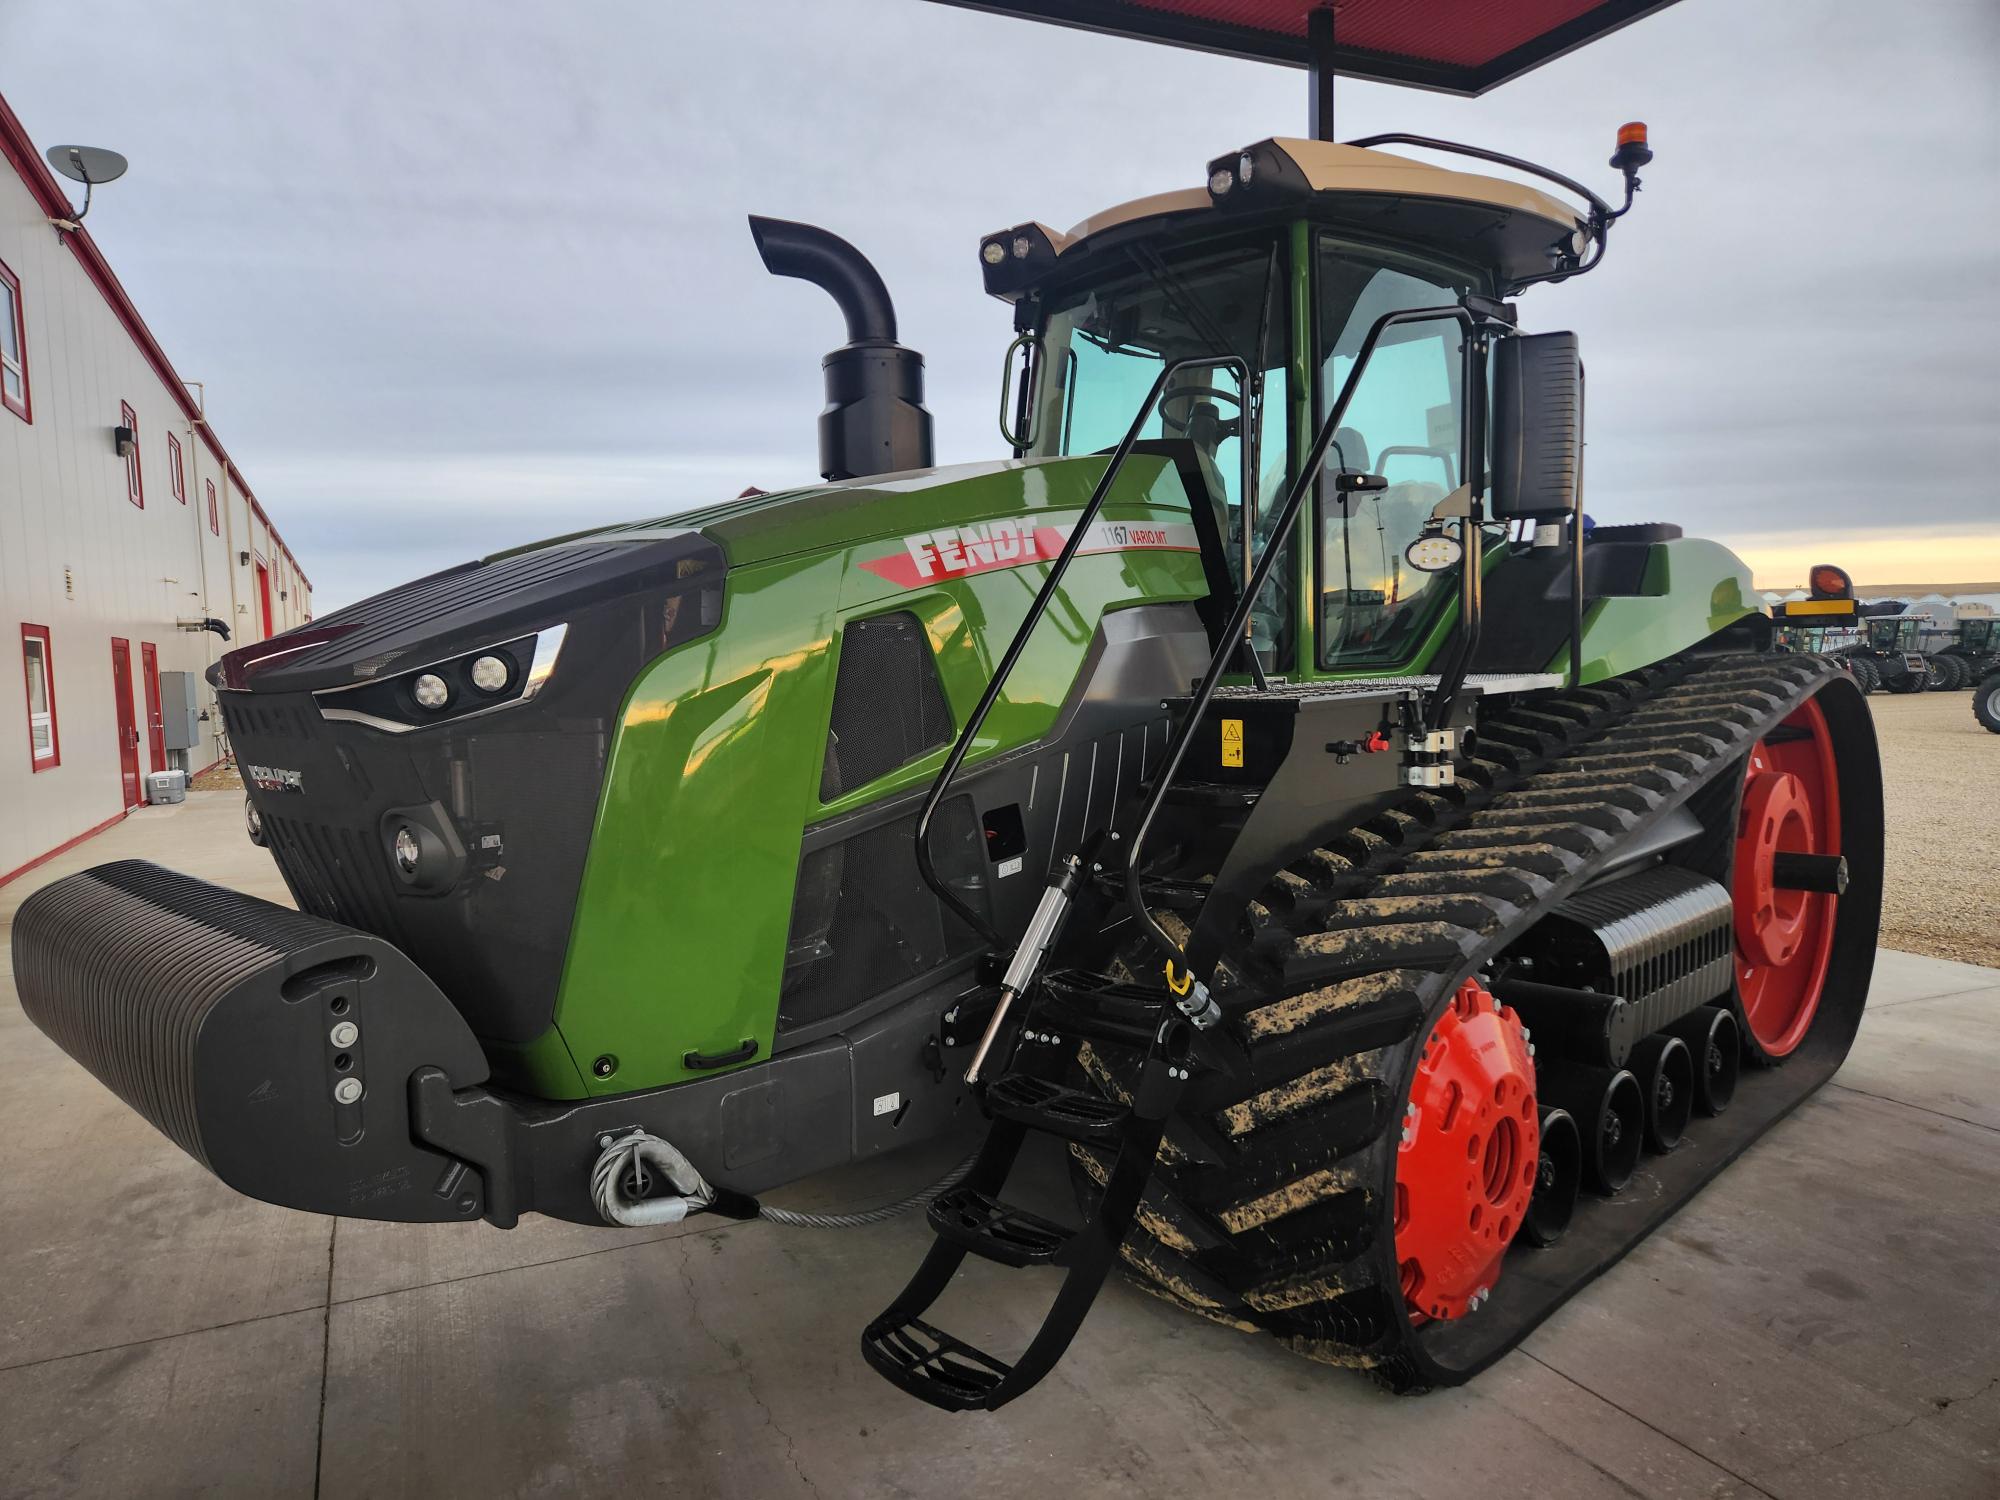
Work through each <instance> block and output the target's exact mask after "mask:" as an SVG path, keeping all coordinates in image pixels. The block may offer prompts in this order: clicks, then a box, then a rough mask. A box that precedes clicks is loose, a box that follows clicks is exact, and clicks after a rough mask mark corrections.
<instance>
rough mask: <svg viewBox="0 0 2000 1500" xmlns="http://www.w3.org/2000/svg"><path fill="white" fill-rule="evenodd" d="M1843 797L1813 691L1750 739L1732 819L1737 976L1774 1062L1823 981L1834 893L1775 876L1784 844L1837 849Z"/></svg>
mask: <svg viewBox="0 0 2000 1500" xmlns="http://www.w3.org/2000/svg"><path fill="white" fill-rule="evenodd" d="M1839 852H1840V799H1839V785H1838V780H1837V772H1836V769H1835V761H1834V749H1833V738H1832V735H1831V733H1830V732H1829V730H1828V728H1827V723H1826V717H1825V715H1824V714H1823V713H1822V712H1821V710H1820V707H1819V705H1818V704H1817V703H1816V702H1814V701H1812V700H1810V699H1808V700H1807V701H1806V702H1804V703H1802V704H1800V705H1799V707H1798V709H1797V710H1796V711H1794V712H1793V713H1792V715H1791V716H1790V717H1789V718H1787V719H1786V720H1785V722H1784V723H1783V724H1782V725H1780V726H1779V728H1778V729H1777V730H1776V731H1774V732H1772V733H1771V734H1769V735H1767V736H1766V737H1765V738H1763V739H1761V740H1759V741H1758V742H1757V743H1756V745H1755V746H1753V747H1752V748H1751V751H1750V754H1749V756H1748V758H1747V760H1746V762H1745V770H1744V778H1743V801H1742V804H1741V807H1740V810H1739V812H1738V816H1737V824H1736V857H1735V868H1734V872H1733V877H1732V885H1733V890H1734V895H1735V901H1736V983H1737V989H1738V991H1739V993H1740V994H1741V995H1742V998H1743V1021H1744V1033H1743V1039H1744V1045H1745V1047H1746V1048H1747V1049H1748V1051H1749V1053H1750V1055H1751V1056H1752V1057H1754V1058H1756V1059H1757V1060H1758V1061H1760V1062H1766V1063H1771V1062H1777V1061H1778V1060H1780V1059H1782V1058H1783V1057H1785V1056H1786V1055H1787V1054H1788V1053H1790V1052H1791V1051H1792V1050H1793V1049H1794V1048H1795V1047H1797V1046H1798V1044H1799V1042H1800V1041H1801V1040H1802V1039H1803V1038H1804V1036H1805V1034H1806V1031H1807V1030H1808V1028H1810V1027H1811V1025H1812V1019H1813V1013H1814V1011H1815V1010H1817V1009H1818V1007H1819V996H1820V991H1821V990H1822V989H1824V988H1825V985H1826V970H1827V959H1828V956H1829V955H1830V954H1831V952H1832V950H1833V931H1834V925H1835V923H1834V917H1835V913H1834V902H1835V901H1836V900H1837V899H1838V898H1837V897H1834V896H1830V895H1826V894H1822V893H1818V892H1813V891H1798V890H1788V889H1786V888H1785V887H1783V886H1780V885H1778V884H1777V882H1776V879H1775V877H1774V874H1773V862H1774V861H1775V859H1776V857H1777V856H1778V855H1779V854H1780V853H1785V854H1838V853H1839Z"/></svg>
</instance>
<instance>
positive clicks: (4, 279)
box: [0, 100, 35, 424]
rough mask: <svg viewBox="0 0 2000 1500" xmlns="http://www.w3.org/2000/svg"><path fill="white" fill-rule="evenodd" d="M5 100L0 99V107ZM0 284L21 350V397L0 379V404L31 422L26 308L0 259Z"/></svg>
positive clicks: (13, 277) (32, 399) (18, 285)
mask: <svg viewBox="0 0 2000 1500" xmlns="http://www.w3.org/2000/svg"><path fill="white" fill-rule="evenodd" d="M4 108H6V102H5V101H4V100H0V109H4ZM0 286H4V287H6V288H7V290H8V291H9V292H11V293H13V303H14V342H15V343H16V344H17V345H19V346H20V350H21V399H20V400H18V401H16V400H15V399H14V398H13V397H12V396H10V395H8V394H7V382H6V381H5V379H0V406H4V407H6V408H7V410H9V411H11V412H12V413H13V414H14V415H15V416H17V417H19V418H20V419H21V420H22V421H23V422H27V423H30V424H32V423H33V422H34V420H35V388H34V386H33V385H31V384H30V383H29V380H28V308H27V304H26V302H25V301H24V300H23V299H22V296H21V278H20V277H18V276H16V275H15V274H14V273H13V271H11V270H10V269H8V266H7V262H6V261H4V260H0Z"/></svg>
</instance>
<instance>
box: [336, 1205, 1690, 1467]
mask: <svg viewBox="0 0 2000 1500" xmlns="http://www.w3.org/2000/svg"><path fill="white" fill-rule="evenodd" d="M924 1239H925V1236H924V1235H923V1233H922V1231H921V1226H920V1225H918V1224H916V1223H913V1222H911V1221H907V1220H906V1221H899V1222H897V1223H895V1224H892V1225H885V1226H881V1227H880V1228H877V1229H869V1230H856V1231H845V1232H822V1233H813V1232H808V1231H795V1232H792V1233H790V1234H781V1233H779V1232H776V1231H772V1230H768V1229H764V1228H759V1227H749V1226H744V1227H732V1228H728V1229H722V1230H716V1231H712V1232H708V1233H701V1234H692V1235H686V1236H682V1237H681V1238H679V1239H676V1240H673V1241H670V1242H665V1243H660V1244H652V1245H642V1246H635V1247H629V1248H625V1249H620V1250H617V1251H613V1252H610V1253H608V1254H605V1255H599V1256H590V1257H587V1258H582V1259H575V1260H569V1261H564V1262H561V1263H559V1264H554V1265H545V1266H539V1267H534V1268H530V1269H527V1270H522V1271H517V1272H504V1273H500V1274H497V1275H493V1276H486V1277H481V1278H478V1279H477V1280H474V1281H467V1282H459V1283H454V1284H451V1285H446V1286H437V1287H428V1288H423V1289H421V1290H418V1291H413V1292H407V1293H397V1294H394V1295H391V1296H386V1297H380V1298H371V1299H368V1300H367V1301H364V1302H360V1303H350V1304H344V1305H340V1306H336V1307H335V1308H334V1310H333V1317H332V1324H331V1329H332V1334H331V1338H332V1342H331V1345H330V1355H329V1363H328V1378H327V1408H326V1430H325V1444H324V1453H325V1462H324V1468H323V1473H322V1483H321V1494H322V1496H325V1497H339V1496H345V1495H412V1496H417V1495H432V1494H439V1493H467V1494H469V1493H477V1492H481V1491H483V1490H488V1489H491V1488H493V1487H503V1488H507V1489H510V1490H514V1491H517V1492H526V1493H543V1492H571V1493H590V1492H595V1491H599V1490H608V1489H610V1488H612V1487H613V1486H615V1485H623V1484H630V1483H632V1482H634V1480H635V1479H638V1478H640V1477H648V1478H653V1479H657V1480H658V1481H659V1482H660V1483H661V1484H662V1485H663V1486H669V1487H672V1488H674V1489H677V1490H684V1491H685V1492H687V1493H691V1494H701V1495H713V1496H757V1497H763V1496H773V1495H790V1494H798V1495H814V1494H816V1495H826V1496H835V1495H885V1494H886V1495H915V1496H922V1495H947V1494H948V1495H954V1496H964V1497H968V1500H969V1497H977V1496H993V1497H1003V1496H1004V1497H1010V1500H1011V1497H1014V1496H1018V1495H1019V1494H1021V1493H1022V1492H1024V1491H1031V1490H1035V1489H1056V1490H1058V1491H1060V1492H1061V1493H1064V1494H1068V1495H1076V1496H1095V1495H1114V1494H1115V1495H1132V1494H1158V1495H1167V1494H1201V1493H1220V1494H1244V1493H1254V1492H1256V1491H1257V1490H1259V1489H1263V1490H1268V1491H1270V1492H1273V1493H1300V1492H1302V1490H1301V1486H1300V1480H1301V1476H1308V1475H1309V1476H1312V1479H1311V1483H1310V1487H1309V1490H1307V1491H1304V1492H1310V1493H1314V1494H1326V1495H1356V1496H1360V1495H1368V1496H1408V1497H1413V1500H1414V1497H1419V1496H1433V1495H1435V1494H1437V1493H1439V1492H1440V1491H1441V1490H1444V1489H1447V1488H1449V1487H1450V1486H1451V1485H1452V1484H1453V1483H1454V1482H1455V1481H1456V1482H1462V1480H1463V1476H1464V1475H1465V1474H1466V1473H1468V1472H1471V1471H1472V1470H1473V1469H1474V1468H1479V1469H1486V1468H1488V1467H1489V1466H1490V1467H1491V1468H1492V1469H1493V1470H1496V1471H1498V1472H1500V1473H1504V1474H1508V1475H1513V1476H1518V1477H1519V1478H1520V1480H1521V1481H1522V1487H1521V1488H1520V1489H1519V1490H1518V1491H1516V1492H1515V1493H1520V1494H1527V1493H1531V1492H1532V1493H1534V1494H1537V1495H1549V1496H1593V1495H1599V1494H1602V1493H1604V1492H1605V1491H1606V1489H1607V1488H1613V1489H1618V1490H1621V1491H1623V1492H1626V1493H1633V1494H1642V1495H1649V1496H1652V1495H1657V1496H1685V1495H1708V1494H1712V1493H1714V1492H1715V1491H1716V1490H1717V1488H1718V1487H1719V1486H1721V1485H1723V1484H1724V1483H1726V1482H1728V1480H1729V1479H1730V1476H1729V1475H1728V1474H1727V1473H1725V1472H1724V1471H1722V1470H1720V1469H1717V1468H1715V1467H1714V1466H1713V1465H1710V1464H1708V1463H1706V1462H1705V1461H1703V1460H1701V1459H1699V1458H1697V1457H1695V1456H1694V1455H1692V1454H1690V1453H1688V1452H1686V1451H1685V1450H1684V1449H1682V1448H1680V1447H1679V1446H1678V1445H1676V1444H1674V1443H1672V1442H1670V1441H1668V1440H1665V1439H1662V1438H1660V1437H1658V1436H1657V1435H1656V1434H1653V1433H1650V1432H1648V1431H1646V1430H1645V1429H1644V1427H1643V1426H1642V1424H1640V1423H1638V1422H1636V1421H1634V1420H1633V1419H1632V1418H1630V1417H1628V1416H1626V1415H1624V1414H1623V1413H1620V1412H1618V1411H1616V1410H1615V1409H1613V1408H1612V1407H1610V1406H1609V1405H1607V1404H1606V1403H1604V1402H1603V1401H1600V1400H1598V1399H1597V1398H1595V1397H1593V1396H1591V1395H1589V1394H1588V1393H1586V1392H1581V1391H1578V1390H1576V1389H1575V1388H1574V1387H1572V1386H1570V1385H1569V1384H1568V1383H1567V1382H1566V1381H1564V1380H1562V1379H1561V1377H1559V1376H1557V1375H1555V1374H1554V1373H1553V1372H1551V1371H1549V1370H1547V1369H1545V1368H1543V1367H1541V1366H1539V1365H1537V1364H1536V1363H1534V1362H1533V1361H1531V1360H1527V1359H1525V1358H1522V1359H1515V1360H1511V1361H1509V1362H1508V1364H1507V1365H1506V1366H1505V1367H1503V1369H1502V1371H1500V1372H1498V1373H1497V1375H1496V1378H1495V1379H1494V1380H1492V1381H1490V1382H1482V1384H1481V1385H1480V1386H1479V1387H1477V1388H1475V1389H1472V1390H1468V1391H1457V1392H1450V1393H1446V1394H1444V1395H1442V1396H1439V1397H1437V1398H1436V1399H1435V1400H1430V1401H1422V1402H1413V1401H1400V1400H1396V1399H1394V1398H1392V1397H1389V1396H1386V1395H1384V1394H1382V1393H1381V1392H1379V1391H1377V1390H1375V1389H1374V1388H1373V1387H1371V1386H1370V1385H1369V1384H1367V1382H1365V1381H1363V1380H1361V1379H1358V1378H1356V1377H1355V1376H1353V1375H1352V1374H1350V1373H1348V1372H1345V1371H1340V1370H1335V1369H1331V1368H1328V1367H1325V1366H1319V1365H1313V1364H1309V1363H1307V1362H1305V1361H1303V1360H1300V1359H1297V1358H1296V1357H1294V1356H1292V1355H1290V1354H1288V1353H1286V1352H1285V1351H1284V1350H1282V1349H1279V1348H1278V1347H1277V1346H1275V1345H1274V1344H1271V1343H1269V1342H1268V1341H1265V1340H1260V1339H1256V1338H1251V1337H1246V1336H1244V1335H1242V1334H1239V1333H1235V1332H1232V1331H1231V1330H1227V1329H1223V1328H1218V1327H1214V1326H1211V1325H1208V1324H1204V1323H1200V1322H1197V1321H1195V1320H1193V1319H1190V1318H1188V1317H1187V1316H1186V1315H1184V1314H1182V1313H1180V1312H1178V1311H1177V1310H1175V1309H1173V1308H1171V1307H1168V1306H1166V1305H1165V1304H1162V1303H1160V1302H1157V1301H1154V1300H1153V1299H1151V1298H1148V1297H1146V1296H1145V1295H1143V1294H1142V1293H1140V1292H1138V1291H1136V1290H1135V1289H1133V1288H1130V1287H1127V1286H1122V1285H1121V1286H1117V1287H1114V1288H1113V1289H1112V1290H1111V1291H1110V1292H1108V1293H1107V1295H1106V1296H1105V1297H1104V1299H1103V1300H1102V1302H1101V1303H1100V1305H1099V1307H1098V1308H1097V1309H1096V1310H1095V1311H1094V1312H1093V1313H1092V1315H1091V1319H1090V1323H1089V1325H1088V1329H1087V1332H1086V1337H1085V1343H1084V1344H1083V1345H1082V1346H1081V1347H1080V1348H1079V1349H1078V1351H1077V1353H1076V1355H1075V1357H1073V1358H1072V1360H1071V1361H1069V1362H1067V1363H1066V1364H1065V1365H1064V1366H1062V1367H1060V1368H1059V1369H1058V1371H1057V1373H1056V1375H1055V1376H1053V1377H1051V1383H1050V1386H1049V1387H1048V1388H1047V1389H1045V1390H1043V1391H1040V1392H1037V1393H1036V1394H1035V1396H1033V1397H1031V1398H1029V1399H1028V1400H1025V1401H1023V1402H1020V1403H1018V1404H1017V1405H1015V1406H1013V1407H1010V1408H1008V1409H1007V1410H1006V1411H1003V1412H1001V1413H999V1414H997V1415H996V1416H994V1417H991V1418H966V1417H950V1416H946V1415H944V1414H942V1413H939V1412H935V1411H932V1410H930V1409H929V1408H928V1407H923V1406H920V1405H917V1404H915V1403H913V1402H909V1401H905V1400H902V1399H900V1398H896V1397H893V1396H888V1395H886V1394H885V1390H884V1388H883V1387H882V1386H881V1385H880V1383H879V1382H878V1381H876V1380H875V1378H874V1377H873V1375H872V1374H870V1373H869V1372H868V1370H867V1369H866V1367H865V1366H864V1365H863V1364H862V1362H861V1358H860V1354H859V1351H858V1349H857V1348H856V1342H855V1333H856V1327H857V1325H858V1321H859V1320H858V1319H857V1318H856V1317H855V1312H854V1309H856V1308H873V1307H874V1306H876V1305H878V1304H879V1303H881V1302H883V1301H885V1300H886V1299H887V1298H888V1297H889V1296H890V1295H891V1294H892V1293H893V1292H894V1291H895V1289H896V1287H897V1286H898V1285H899V1284H900V1282H901V1280H902V1277H903V1276H904V1274H905V1272H906V1270H907V1268H908V1267H909V1266H910V1265H911V1264H913V1263H914V1257H915V1256H916V1255H917V1254H918V1253H919V1251H920V1250H921V1248H922V1245H923V1242H924ZM1015 1290H1016V1289H1015V1287H1014V1286H1013V1285H1012V1284H1011V1283H1005V1282H1003V1281H1002V1279H1001V1277H1000V1276H999V1275H998V1274H995V1275H993V1276H990V1277H987V1278H985V1279H984V1285H983V1287H982V1288H981V1289H980V1290H978V1291H975V1292H972V1293H970V1300H971V1301H972V1302H973V1303H974V1304H975V1314H974V1316H972V1317H971V1318H969V1319H968V1318H966V1317H965V1312H964V1309H961V1310H960V1312H959V1316H960V1319H961V1322H960V1324H959V1326H962V1327H966V1328H969V1329H970V1328H973V1327H975V1325H978V1324H988V1325H991V1326H992V1327H993V1329H994V1331H995V1332H997V1333H999V1334H1000V1336H1002V1337H1005V1336H1007V1333H1008V1332H1009V1331H1011V1333H1012V1334H1013V1336H1015V1337H1019V1336H1021V1335H1022V1334H1024V1333H1025V1332H1026V1329H1027V1321H1026V1320H1027V1316H1028V1313H1029V1309H1028V1308H1027V1307H1026V1306H1025V1305H1024V1304H1022V1303H1020V1302H1019V1301H1018V1300H1017V1298H1016V1296H1015ZM439 1432H450V1433H452V1434H453V1441H452V1442H451V1443H449V1444H440V1443H435V1442H426V1441H424V1438H423V1435H424V1434H431V1433H439ZM1487 1493H1497V1492H1496V1491H1493V1490H1491V1489H1490V1488H1489V1489H1488V1490H1487Z"/></svg>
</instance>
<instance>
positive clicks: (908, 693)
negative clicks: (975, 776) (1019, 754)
mask: <svg viewBox="0 0 2000 1500" xmlns="http://www.w3.org/2000/svg"><path fill="white" fill-rule="evenodd" d="M832 729H833V732H832V734H831V736H830V737H829V739H828V741H827V747H826V766H825V769H824V770H823V771H822V772H821V773H820V783H819V798H820V801H822V802H831V801H832V800H833V799H834V798H835V797H838V796H839V795H840V794H841V793H843V792H847V791H852V790H853V789H854V788H855V787H858V786H861V785H862V784H863V783H865V782H870V781H873V780H874V779H875V778H876V777H877V776H881V775H884V774H886V773H888V772H890V771H893V770H895V769H896V767H898V766H900V765H905V764H907V763H908V762H910V761H912V760H915V759H916V758H917V757H918V756H920V755H923V754H925V753H926V752H928V751H931V750H935V749H937V748H939V747H940V746H942V745H948V744H950V743H951V737H952V723H951V710H950V708H949V707H947V706H946V704H945V701H944V686H943V684H941V683H940V682H939V681H938V671H937V661H936V659H935V658H934V657H933V656H932V655H931V643H930V639H929V637H927V636H926V635H925V634H924V628H923V626H922V625H921V624H919V623H918V621H917V617H916V616H915V615H913V614H911V613H909V612H908V611H907V610H902V611H898V612H897V613H895V614H888V615H876V616H874V617H873V618H871V619H866V620H856V621H855V622H854V623H853V624H851V625H849V626H848V627H847V629H846V630H845V631H843V632H842V633H841V637H840V668H839V671H838V674H837V675H836V677H835V679H834V685H833V726H832Z"/></svg>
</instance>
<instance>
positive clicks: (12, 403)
mask: <svg viewBox="0 0 2000 1500" xmlns="http://www.w3.org/2000/svg"><path fill="white" fill-rule="evenodd" d="M0 406H4V407H6V408H7V410H9V411H11V412H12V413H13V414H14V415H15V416H17V417H19V418H20V419H21V420H22V421H23V422H32V421H33V420H34V414H33V408H32V407H30V406H29V404H28V320H27V317H26V315H25V314H23V313H22V311H21V278H20V277H18V276H16V275H15V274H14V273H13V272H12V271H10V270H8V269H7V263H6V262H5V261H0Z"/></svg>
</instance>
